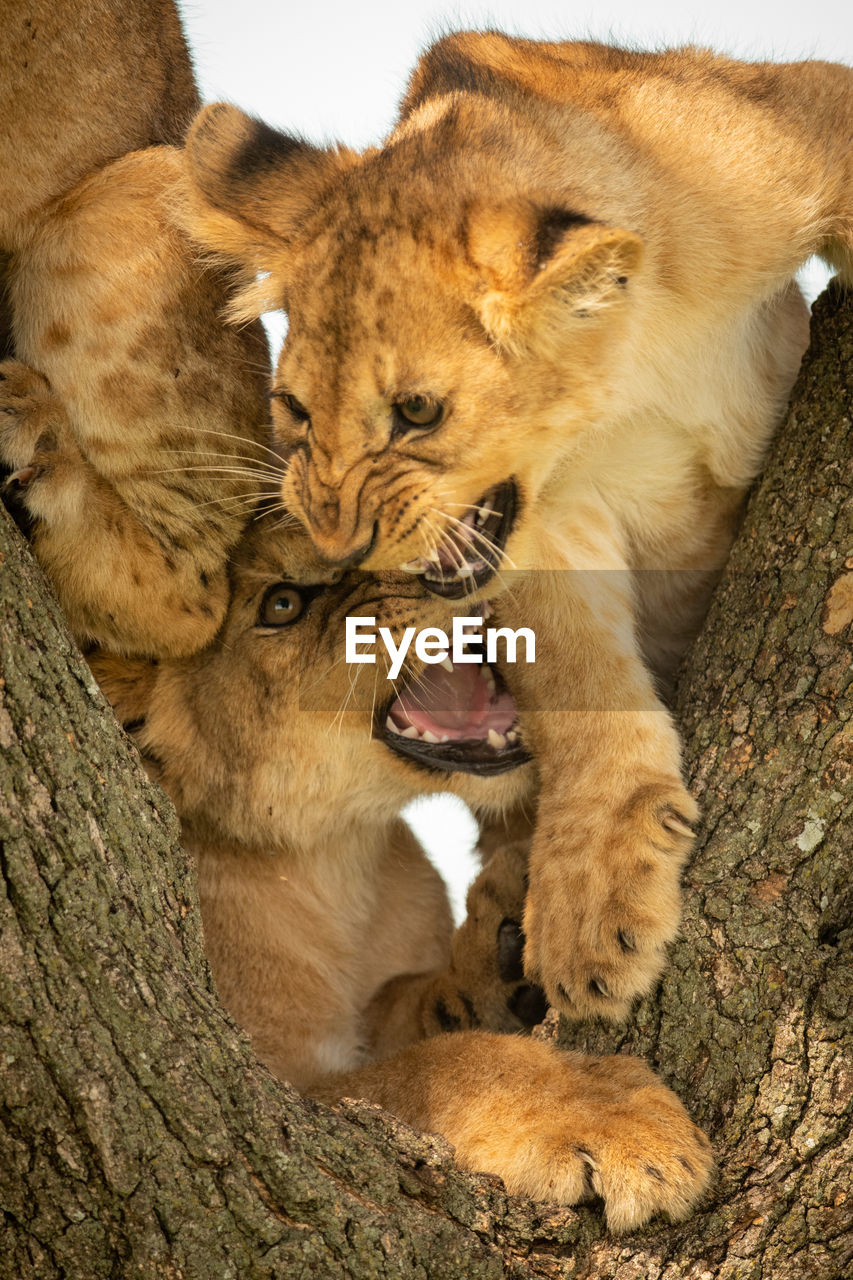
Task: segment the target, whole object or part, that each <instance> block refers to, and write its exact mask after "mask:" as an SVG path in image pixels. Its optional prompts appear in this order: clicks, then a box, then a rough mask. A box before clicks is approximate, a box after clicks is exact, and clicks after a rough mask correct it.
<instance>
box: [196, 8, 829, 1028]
mask: <svg viewBox="0 0 853 1280" xmlns="http://www.w3.org/2000/svg"><path fill="white" fill-rule="evenodd" d="M851 135H853V71H851V70H849V69H848V68H845V67H841V66H834V65H831V64H827V63H800V64H794V65H788V66H781V65H779V66H777V65H771V64H745V63H740V62H734V61H732V60H730V59H726V58H722V57H716V56H714V55H713V54H711V53H709V52H707V51H704V50H697V49H681V50H673V51H671V52H668V53H661V54H643V53H631V52H626V51H623V50H620V49H616V48H610V47H606V46H603V45H597V44H591V43H576V44H575V43H566V44H545V43H537V42H533V41H526V40H520V39H511V38H508V37H505V36H502V35H499V34H497V33H495V32H488V33H484V34H477V33H463V34H458V35H452V36H448V37H446V38H445V39H443V40H441V41H439V42H438V44H436V45H435V46H433V47H432V48H431V49H430V50H428V51H427V53H426V54H425V55H424V56H423V58H422V59H421V61H420V63H419V64H418V66H417V68H416V69H415V72H414V75H413V76H412V79H411V82H410V85H409V90H408V93H407V95H406V98H405V101H404V103H403V108H402V112H401V117H400V121H399V124H398V125H397V127H396V129H395V130H394V132H393V133H392V134H391V136H390V137H389V138H388V140H387V142H386V143H385V145H384V146H382V147H381V148H376V149H373V150H369V151H367V152H365V153H364V154H363V155H357V154H354V153H353V152H351V151H347V150H345V149H341V148H327V149H322V148H317V147H313V146H310V145H309V144H307V143H306V142H304V141H303V140H301V139H297V138H292V137H288V136H286V135H284V134H281V133H277V132H275V131H273V130H272V129H270V128H268V127H267V126H265V125H262V124H260V123H259V122H257V121H254V120H251V119H249V118H248V117H246V116H244V115H243V114H241V113H240V112H239V111H237V110H235V109H234V108H232V107H229V106H225V105H221V104H220V105H218V106H212V107H209V108H207V109H206V110H205V111H204V112H202V114H201V115H200V117H199V118H198V120H197V121H196V123H195V125H194V127H193V129H192V131H191V134H190V136H189V140H188V155H189V164H190V171H191V180H192V183H193V190H194V197H193V198H194V212H193V217H192V228H193V232H194V234H195V235H196V236H197V237H198V238H199V239H200V240H201V241H202V242H203V243H204V244H206V245H208V246H209V247H211V248H212V249H215V250H217V251H219V252H220V253H221V254H222V255H223V256H224V257H225V258H226V259H227V260H229V261H232V262H237V263H239V264H241V265H242V266H243V267H244V270H245V272H246V280H247V285H246V288H245V289H244V291H243V293H242V294H241V295H240V296H239V297H238V298H237V300H236V301H235V303H234V311H235V314H238V315H241V316H249V315H255V314H257V313H258V312H259V311H262V310H263V309H264V308H265V307H268V306H271V305H274V306H278V305H284V307H285V308H286V310H287V312H288V316H289V331H288V337H287V341H286V344H285V347H284V350H283V352H282V355H281V359H280V362H279V365H278V369H277V372H276V374H275V378H274V383H273V396H274V421H275V425H276V429H277V434H278V439H279V441H280V442H281V446H282V448H283V449H285V450H287V452H288V454H289V459H290V464H289V469H288V473H287V476H286V478H285V482H284V486H283V497H284V501H285V502H286V504H287V505H288V507H289V508H290V509H291V510H292V511H293V512H294V513H295V514H296V515H297V516H298V517H299V518H300V519H301V521H302V522H303V524H304V525H305V527H306V529H307V530H308V531H309V532H310V535H311V538H312V540H313V542H314V545H315V546H316V548H317V550H318V551H319V552H320V553H321V554H322V555H323V556H324V557H325V559H326V560H327V561H328V562H329V563H336V564H339V565H341V566H346V565H350V564H353V563H360V564H362V565H363V566H365V567H369V568H371V569H374V568H379V567H382V566H386V567H398V568H404V569H407V570H408V571H410V572H411V573H413V574H415V575H418V576H419V577H420V580H421V582H422V583H423V584H424V585H425V586H426V587H427V588H428V589H430V590H431V591H432V592H434V593H436V594H437V595H439V596H445V597H455V598H462V597H468V601H469V603H468V611H469V612H473V611H474V608H475V605H476V607H479V602H481V601H483V600H485V599H495V600H502V603H503V607H504V608H505V610H506V611H507V612H508V613H511V615H512V619H513V625H515V626H519V625H523V626H526V627H529V628H531V629H533V630H534V631H535V633H536V636H537V661H536V665H535V666H534V667H531V668H529V669H528V671H527V674H526V678H525V672H524V670H523V669H521V668H520V669H519V672H518V678H519V686H518V688H519V699H520V705H521V706H522V712H523V714H522V727H523V729H524V732H525V735H526V739H527V741H528V742H529V743H530V744H531V745H532V748H533V749H534V751H535V754H536V757H537V760H538V762H539V768H540V774H541V783H542V786H541V800H540V807H539V817H538V825H537V830H536V834H535V837H534V841H533V846H532V851H531V858H530V889H529V894H528V898H527V905H526V911H525V919H524V925H525V932H526V934H527V948H526V953H525V969H526V972H527V973H528V975H529V976H530V977H531V979H533V980H535V981H541V982H542V983H543V984H544V986H545V989H546V992H547V994H548V998H549V1000H550V1001H551V1002H552V1003H554V1004H556V1005H557V1006H558V1007H560V1008H561V1009H563V1010H565V1011H566V1012H567V1013H569V1014H572V1015H575V1016H577V1015H584V1014H603V1015H606V1016H617V1015H621V1014H624V1012H625V1011H626V1009H627V1008H628V1005H629V1003H630V1001H631V999H632V998H633V997H634V996H636V995H637V994H638V993H640V992H644V991H647V990H648V989H649V987H650V985H651V984H652V982H653V980H654V979H655V977H656V976H657V975H658V973H659V971H660V969H661V966H662V964H663V958H664V948H665V945H666V943H667V942H668V941H669V940H670V939H671V938H672V936H673V934H674V932H675V930H676V928H677V924H678V919H679V909H680V908H679V896H680V891H679V874H680V870H681V867H682V865H683V863H684V860H685V857H686V855H687V853H688V851H689V847H690V842H691V837H692V832H693V824H694V822H695V820H696V817H697V811H696V806H695V804H694V802H693V800H692V799H691V797H690V795H689V794H688V792H687V791H686V790H685V787H684V785H683V782H682V779H681V773H680V748H679V741H678V735H677V733H676V729H675V726H674V724H673V722H672V720H671V718H670V716H669V714H668V712H667V711H666V709H665V707H664V705H663V703H662V702H661V696H660V693H661V689H663V688H665V687H666V685H667V684H668V683H669V682H670V681H671V679H672V677H673V674H674V671H675V669H676V667H677V664H678V662H679V659H680V657H681V655H682V654H683V652H684V649H685V646H686V645H687V644H688V643H689V641H690V639H691V637H692V636H693V635H694V634H695V631H696V629H697V627H698V625H699V622H700V620H701V618H702V616H703V614H704V612H705V608H706V605H707V601H708V598H709V594H710V591H711V589H712V587H713V585H714V582H715V580H716V578H717V575H718V573H719V571H720V568H721V566H722V565H723V563H724V561H725V559H726V556H727V553H728V550H729V546H730V544H731V541H732V538H733V536H734V532H735V530H736V528H737V524H738V520H739V517H740V511H741V507H742V503H743V499H744V495H745V493H746V490H747V488H748V486H749V484H750V482H751V481H752V479H753V478H754V476H755V475H756V472H757V470H758V468H759V467H760V465H761V460H762V458H763V456H764V452H765V450H766V447H767V444H768V441H769V440H770V438H771V436H772V434H773V432H774V431H775V429H776V427H777V425H778V423H779V421H780V419H781V415H782V413H783V411H784V407H785V404H786V400H787V396H788V392H789V389H790V387H791V384H792V382H793V379H794V376H795V373H796V370H797V367H798V364H799V361H800V357H801V354H802V351H803V349H804V347H805V344H806V341H807V313H806V308H805V306H804V304H803V301H802V298H801V296H800V294H799V291H798V290H797V288H796V287H795V285H794V284H793V282H792V277H793V274H794V272H795V271H796V270H797V268H798V267H799V265H800V264H801V263H802V261H803V260H804V258H805V257H806V256H807V255H809V254H810V253H813V252H818V253H822V254H824V256H826V257H827V258H829V259H830V260H832V261H834V262H835V263H836V264H838V265H841V266H842V267H844V268H845V269H846V270H847V271H848V272H849V271H850V263H851V250H853V232H851V226H853V222H851V219H852V218H853V152H851V148H850V138H851ZM261 273H263V274H261ZM511 570H519V571H521V572H517V573H513V572H510V571H511Z"/></svg>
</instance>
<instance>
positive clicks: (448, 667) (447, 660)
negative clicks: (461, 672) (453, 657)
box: [438, 653, 453, 675]
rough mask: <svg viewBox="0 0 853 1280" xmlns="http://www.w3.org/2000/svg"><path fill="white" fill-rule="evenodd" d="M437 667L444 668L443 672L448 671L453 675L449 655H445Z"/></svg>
mask: <svg viewBox="0 0 853 1280" xmlns="http://www.w3.org/2000/svg"><path fill="white" fill-rule="evenodd" d="M438 665H439V666H440V667H444V669H445V671H449V672H450V674H451V675H453V663H452V662H451V661H450V654H448V653H446V654H445V655H444V657H443V658H442V659H441V662H440V663H439V664H438Z"/></svg>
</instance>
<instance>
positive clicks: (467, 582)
mask: <svg viewBox="0 0 853 1280" xmlns="http://www.w3.org/2000/svg"><path fill="white" fill-rule="evenodd" d="M584 130H585V131H586V132H587V133H590V132H592V133H594V132H595V130H596V126H595V124H594V122H593V121H592V120H591V119H590V120H589V121H586V122H585V123H584V124H583V128H582V129H581V131H580V132H581V134H583V133H584ZM555 137H556V135H551V136H550V138H549V137H547V136H546V137H545V140H544V141H543V135H542V131H541V130H539V131H538V132H536V133H535V135H534V134H533V133H532V132H531V130H530V129H529V128H525V125H524V123H523V122H521V123H520V122H519V120H518V119H517V118H516V117H514V116H512V115H511V113H510V112H509V111H506V110H503V109H502V107H501V105H500V104H499V103H495V102H492V103H490V104H489V106H488V110H487V111H485V112H484V111H483V110H482V109H481V106H477V104H476V103H474V104H472V103H471V102H469V101H467V100H466V99H465V98H460V97H459V96H458V95H448V96H446V97H442V98H438V99H434V100H432V101H431V102H427V103H426V104H425V105H423V106H421V107H420V108H418V109H417V110H416V111H415V112H414V113H413V114H412V115H411V116H409V118H408V119H407V120H405V121H404V122H403V124H401V126H400V127H399V128H398V130H397V131H396V133H395V134H394V135H392V137H391V139H390V140H389V142H388V143H387V144H386V145H385V146H384V147H383V148H382V149H380V150H372V151H368V152H366V153H365V154H363V155H355V154H353V153H352V152H349V151H345V150H342V149H328V150H322V149H317V148H314V147H311V146H309V145H307V144H306V143H304V142H302V141H299V140H297V139H294V138H290V137H287V136H285V135H283V134H279V133H276V132H274V131H273V130H271V129H268V128H267V127H266V126H264V125H262V124H260V123H258V122H257V121H253V120H250V119H249V118H248V117H246V116H244V115H242V114H241V113H240V112H238V111H236V110H235V109H234V108H231V107H227V106H223V105H220V106H214V107H211V108H208V109H207V110H206V111H205V112H203V113H202V115H201V116H200V117H199V118H198V120H197V122H196V124H195V126H194V129H193V131H192V134H191V136H190V140H189V144H188V156H189V167H190V173H191V180H192V184H193V190H194V196H193V200H194V211H193V214H192V215H191V225H192V230H193V233H194V234H195V235H196V236H197V237H198V238H200V239H202V240H203V241H206V242H207V244H209V245H210V246H212V247H214V248H216V249H217V250H218V251H220V252H221V253H223V254H225V255H226V256H228V257H230V258H231V259H232V260H235V261H239V262H240V263H241V264H242V265H243V267H244V268H245V269H246V271H247V278H250V279H251V283H250V284H249V285H248V286H247V288H246V290H245V291H244V293H243V295H242V297H241V298H240V299H238V301H237V303H236V312H235V313H237V314H242V315H250V314H257V313H258V311H261V310H264V309H266V308H268V307H270V306H281V305H283V306H284V307H285V308H286V310H287V313H288V317H289V331H288V337H287V341H286V343H285V346H284V350H283V352H282V355H281V360H280V362H279V366H278V369H277V372H276V375H275V379H274V384H273V403H274V420H275V425H276V428H277V432H278V435H279V437H280V438H281V440H282V442H283V444H284V446H285V447H286V448H287V449H288V450H289V453H290V466H289V471H288V474H287V478H286V480H285V484H284V500H285V503H286V505H287V506H288V508H289V509H290V510H292V511H293V512H294V513H295V514H296V515H297V516H298V517H299V518H300V520H301V521H302V522H303V523H304V525H305V527H306V528H307V529H308V530H309V531H310V534H311V537H312V540H313V542H314V545H315V546H316V548H317V550H318V551H319V552H320V554H321V555H322V556H323V557H324V559H325V560H326V561H327V562H329V563H335V564H338V565H352V564H356V563H362V564H364V565H365V566H369V567H370V568H401V567H403V568H406V569H407V570H408V571H409V572H412V573H415V574H420V575H421V576H422V578H423V581H424V582H425V584H426V585H427V586H428V587H429V588H430V589H431V590H432V591H434V592H436V593H437V594H443V595H447V596H462V595H464V594H466V593H469V594H470V593H471V592H472V591H474V590H476V589H477V588H481V587H484V586H485V584H486V583H487V582H488V581H489V580H490V579H491V578H492V576H493V574H494V572H495V569H496V568H497V566H498V565H499V563H500V562H501V561H502V560H503V559H504V551H505V548H506V546H507V543H508V542H509V541H510V539H511V538H513V539H514V545H515V546H516V547H518V548H519V549H521V543H520V541H519V540H520V539H523V538H524V525H525V511H526V510H527V509H529V508H530V507H531V506H532V505H533V504H534V503H535V502H536V499H537V497H538V495H539V493H540V492H541V490H542V488H543V486H544V485H545V484H546V482H547V480H548V477H549V475H550V474H551V473H552V471H553V467H554V461H555V458H558V457H560V456H562V455H564V454H565V452H566V450H567V448H571V446H572V442H573V440H575V439H576V438H577V437H578V436H579V435H580V434H582V433H583V432H584V431H585V430H586V429H587V428H588V427H589V424H591V423H594V422H595V421H596V420H597V418H598V417H600V415H601V414H602V412H603V406H604V405H605V404H606V403H607V398H608V394H609V390H610V388H611V386H612V384H613V382H614V378H615V366H616V365H617V364H618V351H619V344H620V341H621V339H622V337H623V336H624V333H625V330H626V315H627V312H628V308H627V307H626V294H627V293H628V292H629V284H630V281H631V278H632V276H633V275H634V274H635V272H637V270H638V269H639V266H640V260H641V250H642V246H641V242H640V240H639V238H638V236H637V235H635V234H633V233H632V232H630V231H625V230H621V229H620V228H619V226H618V225H612V224H611V222H610V220H606V221H599V220H597V218H598V217H599V216H600V215H596V218H595V219H594V218H593V216H592V212H591V210H592V206H593V204H594V203H595V201H594V198H593V195H592V194H591V193H593V192H597V193H598V203H599V204H601V202H602V200H603V197H602V196H601V190H602V188H603V177H602V176H601V175H599V174H597V173H595V172H591V169H592V170H594V168H595V163H596V162H593V164H592V165H591V164H590V162H589V161H588V159H586V160H585V161H584V164H583V165H581V164H580V160H579V159H578V163H577V164H576V165H575V167H574V170H573V168H572V164H571V163H570V162H571V158H572V157H571V156H569V157H567V155H566V154H565V152H566V145H567V144H564V143H563V142H562V141H560V142H559V144H558V142H557V141H556V140H555ZM586 141H588V140H587V139H585V138H583V137H581V138H579V139H578V138H576V139H575V140H574V142H573V144H572V145H573V146H574V147H575V149H576V150H578V152H579V155H580V153H581V152H582V153H583V154H584V155H586V152H587V151H589V150H593V149H592V148H589V147H584V146H582V144H583V143H585V142H586ZM604 150H605V152H606V151H607V148H605V149H604ZM611 150H612V146H611ZM597 163H598V164H599V166H601V165H603V164H604V160H601V159H599V160H598V161H597ZM573 171H574V172H578V173H581V172H582V173H583V179H584V183H585V186H584V188H583V190H582V191H581V190H580V188H578V189H572V187H571V185H570V184H569V185H567V183H566V181H565V178H564V175H565V173H566V172H569V173H571V172H573ZM605 218H606V215H605Z"/></svg>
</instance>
